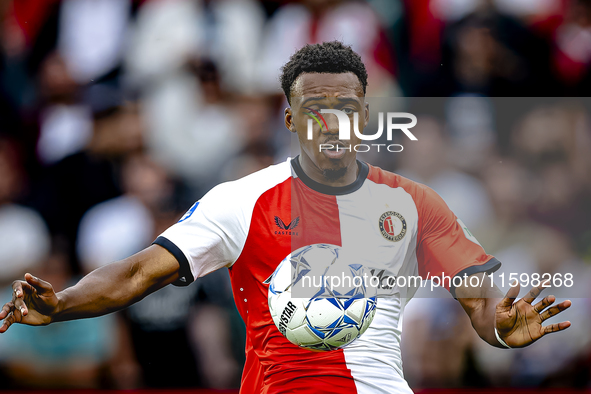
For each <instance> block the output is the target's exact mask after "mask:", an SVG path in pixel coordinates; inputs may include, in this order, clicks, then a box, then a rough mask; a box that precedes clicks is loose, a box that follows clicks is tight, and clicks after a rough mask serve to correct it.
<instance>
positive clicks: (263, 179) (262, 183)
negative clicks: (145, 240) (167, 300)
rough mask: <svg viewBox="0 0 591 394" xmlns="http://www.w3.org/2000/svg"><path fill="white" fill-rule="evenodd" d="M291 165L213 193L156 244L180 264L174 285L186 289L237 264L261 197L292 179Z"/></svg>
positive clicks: (261, 172)
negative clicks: (203, 277) (207, 276)
mask: <svg viewBox="0 0 591 394" xmlns="http://www.w3.org/2000/svg"><path fill="white" fill-rule="evenodd" d="M290 160H291V159H289V158H288V159H287V160H286V161H285V162H283V163H280V164H276V165H272V166H269V167H267V168H265V169H262V170H259V171H257V172H255V173H253V174H250V175H248V176H246V177H244V178H241V179H239V180H237V181H232V182H226V183H222V184H220V185H218V186H216V187H214V188H213V189H211V190H210V191H209V192H208V193H207V194H206V195H205V196H203V198H202V199H201V200H199V201H197V202H196V203H195V204H193V206H192V207H191V208H190V209H189V210H188V211H187V213H186V214H185V215H184V216H183V217H182V218H181V219H180V220H179V221H178V223H176V224H174V225H172V226H171V227H170V228H168V229H167V230H166V231H165V232H164V233H162V234H161V235H160V236H159V237H158V238H156V240H155V241H154V244H156V245H160V246H162V247H163V248H165V249H166V250H168V251H169V252H170V253H171V254H172V255H173V256H174V257H175V258H176V259H177V261H178V262H179V265H180V269H179V272H180V278H179V280H178V281H176V282H175V283H173V284H174V285H177V286H187V285H189V284H190V283H191V282H193V281H194V280H195V279H196V278H199V277H202V276H205V275H207V274H209V273H210V272H213V271H215V270H217V269H219V268H222V267H231V266H232V265H233V264H234V262H236V260H237V259H238V257H239V256H240V254H241V253H242V249H243V248H244V244H245V243H246V238H247V237H248V232H249V230H250V223H251V220H252V212H253V210H254V207H255V205H256V203H257V201H258V199H259V197H260V196H261V194H263V193H264V192H265V191H267V190H269V189H270V188H272V187H275V186H276V185H278V184H279V183H281V182H285V181H287V180H288V179H290V177H291V167H290Z"/></svg>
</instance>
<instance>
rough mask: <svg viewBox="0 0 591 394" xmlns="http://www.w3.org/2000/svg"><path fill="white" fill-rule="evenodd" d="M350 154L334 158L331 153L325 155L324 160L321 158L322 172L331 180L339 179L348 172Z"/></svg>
mask: <svg viewBox="0 0 591 394" xmlns="http://www.w3.org/2000/svg"><path fill="white" fill-rule="evenodd" d="M348 156H349V155H343V156H341V157H338V158H333V157H331V156H330V155H323V157H322V160H319V162H320V163H321V165H320V166H319V167H320V169H321V170H322V174H323V175H324V177H325V178H327V179H329V180H338V179H340V178H342V177H343V176H345V174H346V172H347V167H348V163H349V161H350V159H351V158H350V157H348Z"/></svg>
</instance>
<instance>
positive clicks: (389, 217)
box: [380, 211, 406, 242]
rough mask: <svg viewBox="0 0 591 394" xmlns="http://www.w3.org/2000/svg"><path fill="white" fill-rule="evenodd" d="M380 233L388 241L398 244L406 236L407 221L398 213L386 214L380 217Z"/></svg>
mask: <svg viewBox="0 0 591 394" xmlns="http://www.w3.org/2000/svg"><path fill="white" fill-rule="evenodd" d="M380 232H381V233H382V235H383V237H384V238H386V239H387V240H388V241H392V242H398V241H400V240H401V239H402V238H404V236H405V235H406V220H404V217H403V216H402V215H401V214H399V213H398V212H394V211H388V212H384V213H383V214H382V216H380Z"/></svg>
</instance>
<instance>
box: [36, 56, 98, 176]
mask: <svg viewBox="0 0 591 394" xmlns="http://www.w3.org/2000/svg"><path fill="white" fill-rule="evenodd" d="M39 93H40V96H41V100H42V108H41V109H40V114H39V139H38V142H37V155H38V157H39V160H40V162H41V163H42V164H44V165H51V164H54V163H56V162H58V161H60V160H61V159H63V158H64V157H66V156H69V155H71V154H73V153H76V152H79V151H80V150H82V149H83V148H84V147H85V146H86V145H87V144H88V142H89V141H90V138H91V136H92V118H91V113H90V110H89V108H88V107H86V106H84V105H83V104H82V103H81V102H80V101H81V99H82V97H81V89H80V86H79V85H78V84H77V83H76V82H75V81H74V80H73V79H72V77H71V76H70V73H69V71H68V68H67V66H66V64H65V62H64V60H63V58H62V57H61V56H60V55H59V54H58V53H56V52H54V53H52V54H50V55H49V56H47V58H46V59H45V60H44V61H43V63H42V64H41V68H40V70H39Z"/></svg>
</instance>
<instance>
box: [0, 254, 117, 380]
mask: <svg viewBox="0 0 591 394" xmlns="http://www.w3.org/2000/svg"><path fill="white" fill-rule="evenodd" d="M22 250H24V249H22ZM31 272H32V273H33V274H34V275H36V276H39V277H42V278H44V279H46V280H48V281H50V283H52V285H53V286H54V288H55V289H56V290H57V291H59V290H63V289H64V288H66V287H68V286H71V285H73V283H72V282H73V280H72V279H73V278H72V276H71V271H70V267H69V264H68V258H67V255H65V254H62V253H59V252H56V253H54V254H52V255H51V257H50V258H49V259H46V260H45V261H44V264H43V265H41V266H39V267H37V268H35V269H34V270H31ZM11 293H12V288H11V287H9V288H5V290H4V291H3V297H4V298H8V297H10V295H11ZM114 338H116V336H115V332H114V316H112V315H111V316H104V317H100V318H97V319H92V320H76V321H72V322H66V323H59V324H52V325H51V326H48V327H46V328H44V329H39V328H38V327H31V326H21V325H18V326H17V327H14V330H11V332H8V333H6V335H3V336H2V338H0V362H1V363H2V364H3V365H4V370H5V374H6V375H7V377H8V381H3V387H4V388H15V389H16V388H28V389H32V388H54V389H71V388H100V387H101V382H102V380H103V368H104V366H105V365H106V364H107V363H108V362H109V360H110V358H111V357H112V356H113V355H114V351H115V349H116V347H117V342H116V340H114Z"/></svg>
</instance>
